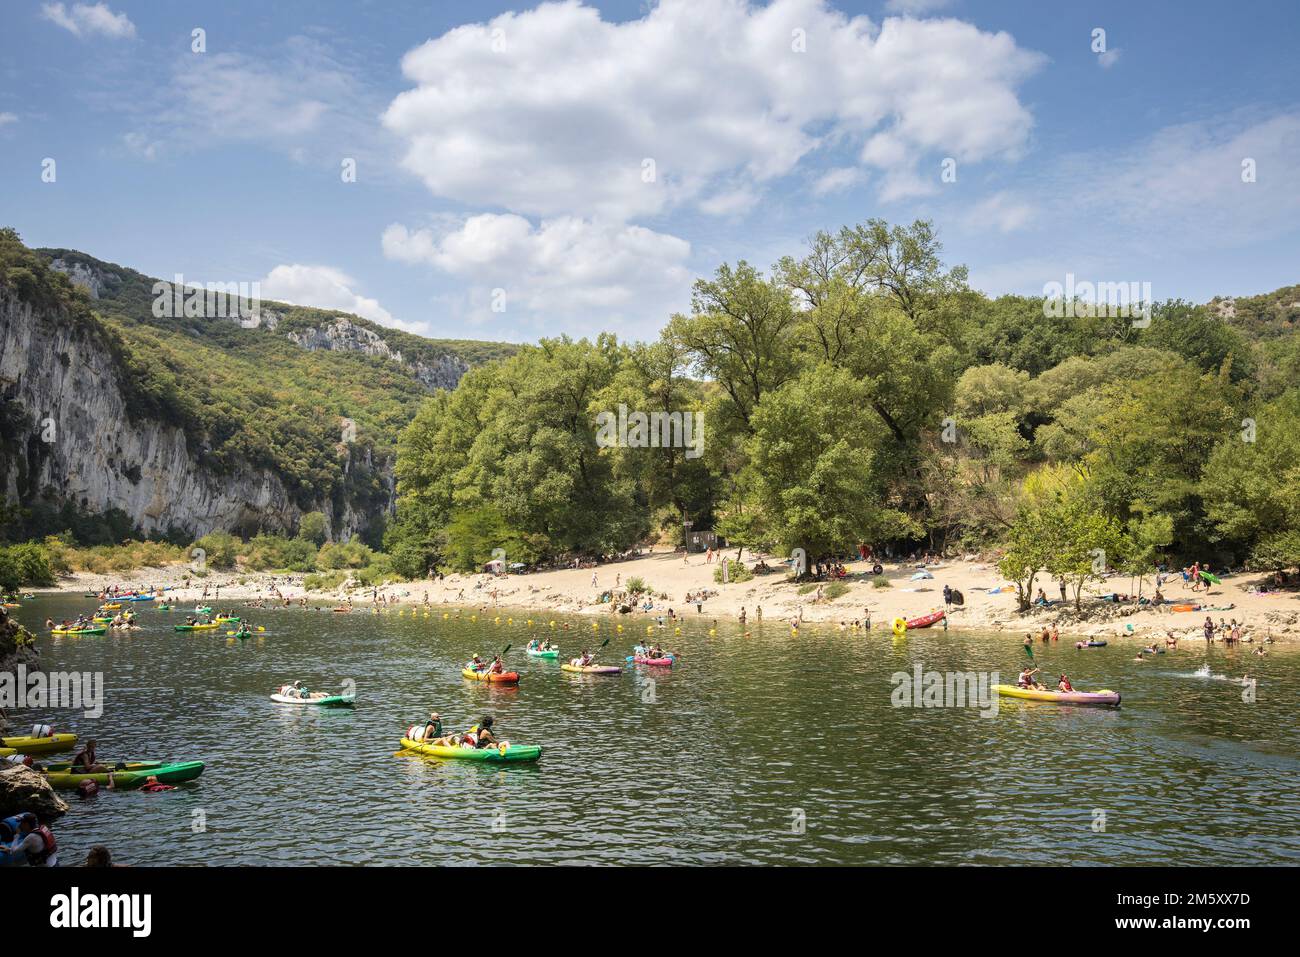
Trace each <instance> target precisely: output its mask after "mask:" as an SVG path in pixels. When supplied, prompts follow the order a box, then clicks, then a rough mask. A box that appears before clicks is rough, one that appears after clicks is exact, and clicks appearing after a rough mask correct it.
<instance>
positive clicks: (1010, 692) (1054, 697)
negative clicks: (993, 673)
mask: <svg viewBox="0 0 1300 957" xmlns="http://www.w3.org/2000/svg"><path fill="white" fill-rule="evenodd" d="M996 689H997V692H998V694H1000V695H1004V696H1005V697H1008V698H1025V699H1027V700H1029V701H1051V702H1054V703H1056V704H1098V705H1109V706H1112V707H1118V706H1119V692H1118V691H1047V690H1043V691H1038V690H1035V689H1034V688H1018V687H1016V686H1015V685H997V686H996Z"/></svg>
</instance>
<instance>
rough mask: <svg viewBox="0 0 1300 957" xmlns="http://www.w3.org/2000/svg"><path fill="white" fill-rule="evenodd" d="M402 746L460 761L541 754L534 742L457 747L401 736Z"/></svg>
mask: <svg viewBox="0 0 1300 957" xmlns="http://www.w3.org/2000/svg"><path fill="white" fill-rule="evenodd" d="M402 747H404V748H406V750H408V751H418V752H419V753H420V754H427V755H429V756H430V757H434V758H456V759H459V760H462V761H536V760H537V759H538V758H540V757H541V756H542V749H541V746H540V745H536V744H510V745H506V746H505V747H502V746H500V745H493V746H491V747H487V748H457V747H449V746H447V745H442V744H422V743H420V742H417V741H412V740H411V739H410V738H403V739H402Z"/></svg>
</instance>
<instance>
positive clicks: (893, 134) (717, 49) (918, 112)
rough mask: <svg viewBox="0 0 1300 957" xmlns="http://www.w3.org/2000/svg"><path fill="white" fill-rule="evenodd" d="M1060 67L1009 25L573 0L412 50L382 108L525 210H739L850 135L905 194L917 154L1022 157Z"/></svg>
mask: <svg viewBox="0 0 1300 957" xmlns="http://www.w3.org/2000/svg"><path fill="white" fill-rule="evenodd" d="M795 30H802V31H804V37H805V44H804V48H805V51H806V52H797V51H796V50H795V49H793V48H792V47H794V46H796V45H797V44H794V43H792V33H793V31H795ZM1041 62H1042V58H1041V57H1040V56H1039V55H1038V54H1035V53H1032V52H1029V51H1026V50H1023V49H1021V48H1020V47H1018V46H1017V45H1016V43H1015V41H1014V40H1013V39H1012V38H1011V37H1010V36H1009V35H1007V34H1005V33H988V32H985V31H981V30H980V29H978V28H977V27H975V26H972V25H970V24H966V23H961V22H959V21H956V20H913V19H908V18H902V19H900V18H891V19H888V20H886V21H885V22H884V23H883V25H877V24H875V23H874V22H872V21H871V20H869V19H868V18H866V17H853V18H851V19H850V18H849V17H846V16H845V15H844V14H842V13H840V12H838V11H836V10H834V9H832V8H830V7H829V6H828V5H827V4H826V2H825V0H773V2H772V3H770V4H768V5H766V6H757V5H752V4H750V3H748V2H745V0H663V2H661V3H659V4H657V5H656V6H655V7H653V8H652V9H651V10H650V12H649V13H647V14H646V15H645V16H644V17H642V18H641V19H638V20H633V21H630V22H624V23H614V22H608V21H605V20H603V19H602V18H601V14H600V12H599V11H597V10H595V9H593V8H591V7H587V6H583V5H582V4H581V3H580V2H578V0H565V2H560V3H548V4H543V5H542V6H539V7H537V8H536V9H534V10H530V11H526V12H522V13H505V14H502V15H500V16H498V17H496V18H495V19H493V20H491V21H490V22H488V23H479V24H469V25H465V26H460V27H457V28H455V29H453V30H450V31H448V32H447V33H445V34H443V35H442V36H441V37H438V38H436V39H433V40H430V41H428V42H426V43H424V44H422V45H421V46H419V47H416V48H415V49H413V50H411V51H410V52H408V53H407V54H406V56H405V57H404V58H403V61H402V70H403V73H404V74H405V75H406V77H407V78H408V79H409V80H411V81H412V82H413V83H414V88H413V89H410V90H407V91H405V92H403V93H401V94H399V95H398V96H397V97H396V98H394V99H393V101H392V102H391V103H390V104H389V106H388V109H387V111H386V112H385V113H384V118H383V119H384V124H385V125H386V126H387V127H388V129H389V130H391V131H393V132H394V133H395V134H397V135H398V136H399V137H400V138H401V139H402V140H403V141H404V143H405V146H406V152H405V156H404V159H403V165H404V166H405V167H406V168H407V169H408V170H410V171H411V172H412V173H414V174H415V175H417V176H419V177H420V178H421V180H423V182H424V183H425V185H426V186H427V187H428V188H429V190H430V191H431V192H433V193H434V194H435V195H437V196H440V197H444V198H447V199H453V200H457V201H460V202H463V203H466V204H470V205H478V206H493V207H504V208H506V209H508V210H511V211H515V212H519V213H523V214H530V215H540V216H553V215H571V216H580V217H584V218H592V217H597V218H601V219H604V220H626V219H629V218H632V217H635V216H638V215H648V214H655V213H660V212H663V211H665V210H666V209H668V208H670V207H673V206H680V205H688V204H689V205H694V206H696V207H697V208H700V209H702V210H706V211H708V210H712V211H715V212H717V211H722V212H728V211H735V210H737V209H740V208H743V205H744V202H745V197H746V196H747V195H748V196H755V195H757V194H758V192H759V191H760V190H761V187H762V186H763V185H764V184H767V183H770V182H771V181H773V180H776V179H779V178H780V177H783V176H785V175H787V174H789V173H791V172H792V171H793V170H795V169H796V168H797V167H798V166H799V164H800V163H801V162H802V161H803V160H804V159H805V158H806V157H808V156H809V155H810V154H812V153H813V152H814V151H817V150H818V149H819V148H821V147H829V146H831V145H839V144H842V143H847V144H848V145H849V146H850V147H853V146H854V145H855V144H856V148H858V149H861V150H862V152H861V156H860V162H862V163H863V164H865V165H867V166H876V167H879V168H881V169H882V170H884V172H885V174H886V175H885V176H883V177H882V178H881V189H882V191H883V192H882V195H887V196H888V197H890V198H901V197H905V196H908V195H915V194H916V193H917V192H918V191H921V190H922V189H923V187H922V179H921V177H920V176H919V174H918V173H917V172H916V167H917V164H918V163H920V162H921V160H922V159H923V158H925V157H926V156H928V155H930V154H934V153H936V151H938V155H940V156H953V157H955V158H957V159H959V160H962V161H977V160H981V159H988V158H991V157H997V156H1015V155H1016V154H1017V153H1018V151H1019V150H1020V149H1021V148H1022V147H1023V146H1024V144H1025V142H1026V139H1027V136H1028V133H1029V130H1030V128H1031V126H1032V119H1031V117H1030V114H1029V112H1028V110H1027V109H1026V108H1025V107H1024V106H1023V105H1022V104H1021V103H1020V101H1019V99H1018V96H1017V87H1018V86H1019V84H1020V83H1021V82H1022V81H1023V80H1024V79H1025V78H1026V77H1027V76H1028V75H1029V74H1030V73H1031V72H1032V71H1033V70H1034V69H1036V68H1037V67H1038V65H1039V64H1040V63H1041ZM702 91H708V95H703V92H702ZM864 147H865V148H864ZM647 158H649V159H653V160H654V161H655V172H656V175H655V177H654V180H653V182H645V181H644V179H643V176H642V171H643V165H642V164H643V161H644V160H645V159H647ZM927 176H928V174H927ZM934 178H937V173H936V174H935V177H934Z"/></svg>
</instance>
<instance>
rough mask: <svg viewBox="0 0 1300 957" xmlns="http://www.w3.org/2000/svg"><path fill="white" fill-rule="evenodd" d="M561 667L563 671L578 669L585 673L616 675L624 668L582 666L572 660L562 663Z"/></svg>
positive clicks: (577, 670)
mask: <svg viewBox="0 0 1300 957" xmlns="http://www.w3.org/2000/svg"><path fill="white" fill-rule="evenodd" d="M560 668H561V669H562V670H563V671H576V672H578V673H579V674H584V675H616V674H618V673H619V672H621V671H622V670H623V669H622V668H619V667H616V666H614V665H586V666H582V665H575V664H572V663H571V662H568V661H566V662H565V663H564V664H562V665H560Z"/></svg>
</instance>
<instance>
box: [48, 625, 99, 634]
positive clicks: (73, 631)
mask: <svg viewBox="0 0 1300 957" xmlns="http://www.w3.org/2000/svg"><path fill="white" fill-rule="evenodd" d="M106 631H108V629H107V628H105V627H104V626H103V625H101V626H99V627H98V628H51V629H50V634H52V635H102V634H103V633H104V632H106Z"/></svg>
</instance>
